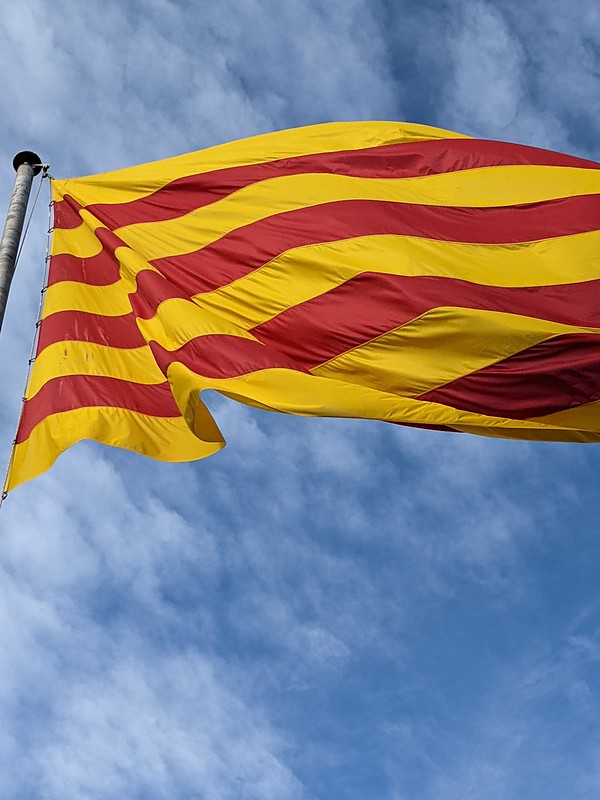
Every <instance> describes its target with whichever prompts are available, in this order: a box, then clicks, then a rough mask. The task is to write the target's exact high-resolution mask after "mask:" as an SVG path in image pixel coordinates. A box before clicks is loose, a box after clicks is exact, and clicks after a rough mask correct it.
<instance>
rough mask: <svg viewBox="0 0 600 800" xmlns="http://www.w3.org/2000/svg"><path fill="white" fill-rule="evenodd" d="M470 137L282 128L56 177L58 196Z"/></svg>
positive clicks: (106, 199)
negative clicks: (318, 155)
mask: <svg viewBox="0 0 600 800" xmlns="http://www.w3.org/2000/svg"><path fill="white" fill-rule="evenodd" d="M448 138H450V139H468V138H469V137H468V136H464V135H463V134H459V133H453V132H452V131H447V130H443V129H441V128H432V127H429V126H427V125H411V124H408V123H398V122H333V123H328V124H324V125H310V126H306V127H302V128H294V129H292V130H284V131H276V132H274V133H267V134H263V135H261V136H254V137H251V138H248V139H242V140H240V141H235V142H228V143H227V144H221V145H217V146H216V147H209V148H207V149H205V150H198V151H196V152H194V153H186V154H185V155H181V156H176V157H175V158H168V159H164V160H162V161H155V162H152V163H150V164H141V165H139V166H135V167H128V168H127V169H121V170H117V171H115V172H105V173H101V174H98V175H90V176H88V177H83V178H71V179H68V180H59V181H57V180H55V181H54V182H53V185H54V191H55V192H56V195H55V199H60V198H61V197H62V196H64V195H65V194H70V195H71V196H72V197H74V198H75V199H76V200H77V202H78V203H80V204H82V205H88V204H92V203H125V202H129V201H131V200H135V199H137V198H140V197H145V196H146V195H148V194H151V193H152V192H154V191H156V190H157V189H160V188H161V186H164V185H165V184H167V183H169V182H170V181H173V180H176V179H178V178H184V177H186V176H188V175H201V174H205V173H207V172H211V171H213V170H217V169H225V168H227V167H240V166H246V165H248V164H258V163H262V162H269V161H277V160H279V159H281V158H291V157H294V156H302V155H312V154H314V153H328V152H331V153H335V152H340V151H341V150H362V149H365V148H369V147H378V146H380V145H387V144H395V143H402V142H418V141H427V140H430V139H448Z"/></svg>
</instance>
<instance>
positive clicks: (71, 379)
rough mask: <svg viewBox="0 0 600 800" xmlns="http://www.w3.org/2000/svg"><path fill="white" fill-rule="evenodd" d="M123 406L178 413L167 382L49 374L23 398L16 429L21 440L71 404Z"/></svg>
mask: <svg viewBox="0 0 600 800" xmlns="http://www.w3.org/2000/svg"><path fill="white" fill-rule="evenodd" d="M91 407H107V408H126V409H128V410H130V411H139V412H140V413H142V414H148V415H150V416H154V417H180V416H181V413H180V411H179V409H178V408H177V405H176V404H175V401H174V399H173V395H172V394H171V389H170V386H169V383H168V382H167V381H165V383H161V384H157V385H146V384H140V383H130V382H129V381H122V380H118V379H117V378H106V377H101V376H98V375H70V376H68V377H64V378H53V379H52V380H50V381H48V382H47V383H45V384H44V385H43V386H42V388H41V389H40V390H39V392H38V393H37V394H36V395H35V396H34V397H32V398H31V399H30V400H27V402H26V403H25V406H24V408H23V416H22V418H21V423H20V425H19V430H18V433H17V444H20V443H21V442H24V441H25V440H26V439H27V438H28V437H29V435H30V433H31V431H32V430H33V428H34V427H35V426H36V425H38V424H39V423H40V422H41V421H42V420H43V419H45V418H46V417H48V416H50V415H51V414H58V413H60V412H61V411H72V410H73V409H75V408H91Z"/></svg>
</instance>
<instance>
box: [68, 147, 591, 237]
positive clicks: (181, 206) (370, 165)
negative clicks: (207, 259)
mask: <svg viewBox="0 0 600 800" xmlns="http://www.w3.org/2000/svg"><path fill="white" fill-rule="evenodd" d="M201 158H202V154H201V153H199V154H198V160H199V161H200V160H201ZM518 164H524V165H531V164H536V165H544V166H565V167H579V168H585V169H598V168H599V167H600V165H599V164H597V163H596V162H594V161H586V160H584V159H581V158H575V157H573V156H567V155H563V154H562V153H555V152H552V151H550V150H542V149H539V148H536V147H528V146H526V145H519V144H511V143H509V142H494V141H487V140H476V139H440V140H433V141H426V142H403V143H398V144H389V145H380V146H378V147H369V148H365V149H362V150H345V151H339V152H333V153H315V154H310V155H300V156H295V157H291V158H284V159H278V160H274V161H267V162H262V163H259V164H250V165H247V166H243V167H228V168H225V169H218V170H213V171H212V172H207V173H204V174H201V175H189V176H185V177H182V178H178V179H177V180H174V181H172V182H170V183H168V184H166V185H165V186H163V187H161V188H160V189H158V190H157V191H156V192H154V193H153V194H151V195H149V196H147V197H143V198H138V199H136V200H131V201H129V202H127V203H95V204H92V205H89V206H88V207H87V210H88V211H90V212H91V213H92V214H93V215H94V216H95V217H96V218H97V219H99V220H100V221H101V222H103V223H104V224H106V225H108V226H109V227H111V228H119V227H121V226H122V225H131V224H134V223H137V222H156V221H159V220H167V219H173V218H175V217H178V216H181V215H182V214H186V213H188V212H190V211H192V210H193V209H196V208H202V207H203V206H206V205H209V204H210V203H214V202H216V201H218V200H221V199H223V198H224V197H227V195H229V194H231V193H232V192H235V191H238V190H239V189H242V188H243V187H244V186H248V185H250V184H252V183H256V182H258V181H262V180H268V179H270V178H277V177H281V176H284V175H299V174H306V173H317V174H332V173H333V174H337V175H351V176H353V177H358V178H411V177H419V176H424V175H435V174H440V173H444V172H455V171H457V170H465V169H475V168H479V167H491V166H503V165H518ZM63 202H64V204H69V203H71V204H72V205H74V206H75V207H76V206H77V204H76V203H75V201H74V200H73V199H72V198H70V197H68V196H66V197H65V200H64V201H63ZM62 205H63V203H56V209H55V219H56V214H57V212H58V218H59V219H62V216H61V214H62V208H61V207H62ZM65 220H66V222H67V224H66V225H65V227H69V226H70V225H69V224H68V223H69V220H68V219H67V214H65ZM78 224H79V223H78ZM57 227H62V225H60V226H59V225H58V224H57Z"/></svg>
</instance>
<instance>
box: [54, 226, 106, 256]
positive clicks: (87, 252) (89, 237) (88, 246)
mask: <svg viewBox="0 0 600 800" xmlns="http://www.w3.org/2000/svg"><path fill="white" fill-rule="evenodd" d="M94 227H98V225H96V226H94ZM101 250H102V243H101V242H100V239H98V238H97V236H96V235H95V233H94V228H93V227H92V228H90V226H89V225H88V224H87V223H85V222H82V223H81V225H79V227H77V228H55V229H54V231H53V233H52V255H53V256H59V255H65V254H66V255H72V256H75V257H76V258H93V257H94V256H97V255H98V253H99V252H100V251H101Z"/></svg>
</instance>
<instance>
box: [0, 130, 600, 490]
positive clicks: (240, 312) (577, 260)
mask: <svg viewBox="0 0 600 800" xmlns="http://www.w3.org/2000/svg"><path fill="white" fill-rule="evenodd" d="M599 167H600V165H599V164H597V163H595V162H591V161H585V160H583V159H580V158H575V157H572V156H568V155H562V154H560V153H554V152H550V151H547V150H541V149H538V148H534V147H527V146H524V145H516V144H509V143H505V142H494V141H484V140H477V139H471V138H469V137H465V136H461V135H460V134H456V133H452V132H450V131H444V130H439V129H436V128H430V127H425V126H422V125H409V124H404V123H393V122H360V123H334V124H326V125H316V126H312V127H308V128H298V129H294V130H290V131H282V132H279V133H273V134H268V135H265V136H258V137H255V138H252V139H245V140H243V141H239V142H233V143H230V144H226V145H222V146H218V147H213V148H209V149H207V150H202V151H198V152H196V153H191V154H188V155H183V156H179V157H176V158H170V159H166V160H164V161H159V162H155V163H152V164H144V165H142V166H138V167H132V168H129V169H124V170H120V171H117V172H111V173H105V174H101V175H93V176H90V177H85V178H76V179H68V180H55V181H53V197H54V234H53V243H52V253H51V262H50V274H49V285H48V289H47V292H46V299H45V306H44V311H43V318H42V322H41V325H40V328H39V338H38V345H37V356H36V360H35V363H34V367H33V371H32V375H31V381H30V384H29V387H28V390H27V395H26V401H25V405H24V409H23V415H22V418H21V423H20V426H19V430H18V434H17V444H16V447H15V452H14V456H13V461H12V465H11V470H10V474H9V480H8V485H7V486H8V488H9V489H10V488H13V487H14V486H16V485H18V484H20V483H22V482H23V481H26V480H28V479H30V478H32V477H34V476H35V475H37V474H39V473H40V472H42V471H44V470H45V469H47V468H48V467H49V466H50V465H51V464H52V463H53V462H54V460H55V459H56V458H57V456H58V455H60V453H61V452H63V451H64V450H65V449H66V448H67V447H69V446H70V445H72V444H73V443H75V442H77V441H79V440H81V439H94V440H96V441H99V442H104V443H105V444H109V445H115V446H118V447H124V448H127V449H130V450H134V451H137V452H139V453H143V454H145V455H149V456H152V457H154V458H158V459H162V460H165V461H189V460H194V459H199V458H203V457H204V456H207V455H210V454H211V453H213V452H215V451H216V450H218V449H220V448H221V447H222V446H223V445H224V441H223V438H222V436H221V434H220V432H219V430H218V428H217V425H216V424H215V422H214V421H213V419H212V418H211V416H210V414H209V413H208V411H207V409H206V407H205V406H204V405H203V403H202V401H201V399H200V396H199V395H200V392H202V390H204V389H214V390H217V391H219V392H221V393H222V394H224V395H226V396H228V397H231V398H234V399H236V400H239V401H240V402H243V403H246V404H249V405H252V406H256V407H258V408H263V409H269V410H273V411H280V412H286V413H292V414H303V415H311V416H337V417H362V418H368V419H379V420H386V421H389V422H394V423H400V424H406V425H418V426H425V427H431V428H442V429H445V430H454V431H463V432H471V433H478V434H485V435H490V436H499V437H511V438H519V439H538V440H562V441H578V442H597V441H600V338H599V337H600V232H599V228H600V171H599Z"/></svg>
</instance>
